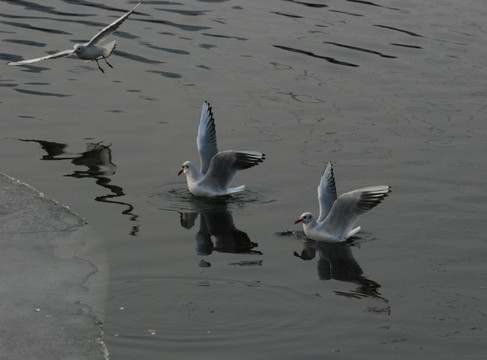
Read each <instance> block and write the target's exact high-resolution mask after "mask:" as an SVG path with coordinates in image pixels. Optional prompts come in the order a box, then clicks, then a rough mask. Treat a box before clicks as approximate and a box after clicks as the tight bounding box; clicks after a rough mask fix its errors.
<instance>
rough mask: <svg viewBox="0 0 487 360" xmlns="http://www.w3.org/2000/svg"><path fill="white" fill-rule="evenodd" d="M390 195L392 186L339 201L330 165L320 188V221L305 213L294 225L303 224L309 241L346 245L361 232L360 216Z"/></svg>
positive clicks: (355, 193)
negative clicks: (358, 221) (345, 243)
mask: <svg viewBox="0 0 487 360" xmlns="http://www.w3.org/2000/svg"><path fill="white" fill-rule="evenodd" d="M390 191H391V187H390V186H388V185H377V186H369V187H364V188H361V189H357V190H353V191H350V192H347V193H345V194H342V195H341V196H340V197H338V198H337V191H336V187H335V177H334V176H333V166H332V164H331V162H329V163H328V164H327V165H326V167H325V170H324V171H323V174H322V176H321V181H320V184H319V185H318V201H319V205H320V215H319V217H318V219H316V217H315V216H314V215H313V214H312V213H310V212H305V213H303V214H301V216H300V217H299V219H297V220H296V221H295V222H294V223H295V224H298V223H303V230H304V233H305V235H306V237H307V238H308V239H311V240H318V241H320V240H321V241H330V242H342V241H345V240H347V239H348V238H349V237H351V236H353V235H355V234H356V233H358V232H359V231H360V226H357V227H356V228H354V225H355V223H356V222H357V220H358V218H359V217H360V215H362V214H363V213H365V212H367V211H368V210H370V209H372V208H373V207H375V206H377V205H378V204H379V203H380V202H381V201H382V200H384V198H385V197H386V196H387V195H388V193H389V192H390Z"/></svg>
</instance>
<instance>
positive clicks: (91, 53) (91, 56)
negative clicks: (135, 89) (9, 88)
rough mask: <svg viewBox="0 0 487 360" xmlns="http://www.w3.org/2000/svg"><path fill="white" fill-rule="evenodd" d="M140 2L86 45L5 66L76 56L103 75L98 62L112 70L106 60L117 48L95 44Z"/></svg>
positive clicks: (111, 45)
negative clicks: (89, 63)
mask: <svg viewBox="0 0 487 360" xmlns="http://www.w3.org/2000/svg"><path fill="white" fill-rule="evenodd" d="M141 2H142V1H139V3H138V4H137V5H135V7H134V8H133V9H132V10H130V11H129V12H127V13H125V14H124V15H123V16H121V17H120V18H118V19H117V20H115V21H114V22H112V23H111V24H110V25H108V26H106V27H105V28H103V29H102V30H101V31H100V32H99V33H98V34H96V35H95V36H93V38H92V39H91V40H90V41H88V42H87V43H85V44H76V45H74V49H73V50H71V49H70V50H63V51H59V52H57V53H54V54H51V55H46V56H42V57H39V58H35V59H27V60H21V61H12V62H9V63H7V65H26V64H32V63H36V62H38V61H42V60H48V59H57V58H60V57H65V56H69V55H72V54H76V55H77V56H78V57H79V58H80V59H82V60H92V61H96V64H97V65H98V69H100V70H101V72H103V73H104V72H105V71H104V70H103V69H102V68H101V66H100V64H99V63H98V60H102V59H103V60H105V62H106V63H107V65H108V66H110V67H111V68H113V66H112V65H111V64H110V63H109V62H108V61H107V58H108V57H110V56H111V55H112V54H113V52H114V51H115V48H116V46H117V43H116V41H112V42H110V43H108V44H104V45H97V44H98V43H99V42H100V41H102V40H104V39H105V38H107V37H108V36H109V35H110V34H111V33H113V32H114V31H115V30H117V29H118V28H119V27H120V25H122V23H123V22H124V21H125V20H126V19H127V18H128V17H129V16H130V14H132V13H133V12H134V11H135V9H137V7H138V6H139V5H140V3H141Z"/></svg>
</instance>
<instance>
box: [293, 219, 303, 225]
mask: <svg viewBox="0 0 487 360" xmlns="http://www.w3.org/2000/svg"><path fill="white" fill-rule="evenodd" d="M301 221H303V220H301V219H298V220H296V221H295V222H294V223H295V224H299V223H300V222H301Z"/></svg>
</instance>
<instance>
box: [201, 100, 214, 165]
mask: <svg viewBox="0 0 487 360" xmlns="http://www.w3.org/2000/svg"><path fill="white" fill-rule="evenodd" d="M196 144H197V146H198V151H199V153H200V160H201V170H200V172H201V173H202V174H206V172H207V171H208V168H209V166H210V162H211V159H212V158H213V156H215V155H216V154H217V153H218V147H217V145H216V130H215V119H214V117H213V111H212V109H211V106H210V104H209V103H208V102H207V101H205V103H204V104H203V106H202V107H201V115H200V125H199V127H198V137H197V138H196Z"/></svg>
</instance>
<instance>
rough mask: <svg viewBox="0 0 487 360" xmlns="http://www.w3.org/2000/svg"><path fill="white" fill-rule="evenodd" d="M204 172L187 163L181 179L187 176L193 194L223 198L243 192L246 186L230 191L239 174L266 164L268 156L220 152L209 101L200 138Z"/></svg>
mask: <svg viewBox="0 0 487 360" xmlns="http://www.w3.org/2000/svg"><path fill="white" fill-rule="evenodd" d="M196 143H197V145H198V151H199V153H200V160H201V169H200V171H198V170H197V169H196V166H195V165H194V164H193V163H192V162H191V161H185V162H184V163H183V164H182V166H181V170H180V171H179V173H178V175H181V173H183V172H184V174H185V175H186V182H187V184H188V189H189V191H190V192H191V193H192V194H193V195H195V196H205V197H213V196H221V195H229V194H233V193H237V192H240V191H243V190H244V189H245V185H241V186H237V187H233V188H230V187H229V185H230V182H231V181H232V179H233V177H234V176H235V173H236V172H237V170H243V169H248V168H250V167H252V166H255V165H258V164H259V163H261V162H263V161H264V159H265V155H264V154H262V153H260V152H257V151H234V150H226V151H220V152H218V148H217V145H216V131H215V120H214V118H213V112H212V111H211V106H210V104H209V103H208V102H206V101H205V103H204V104H203V107H202V108H201V116H200V125H199V128H198V137H197V138H196Z"/></svg>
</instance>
